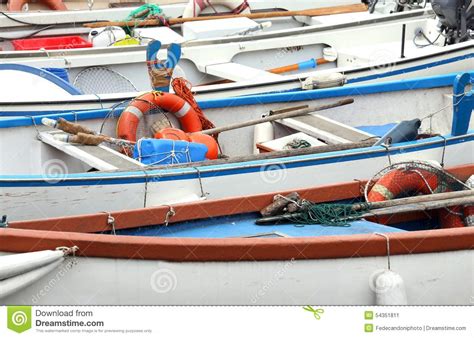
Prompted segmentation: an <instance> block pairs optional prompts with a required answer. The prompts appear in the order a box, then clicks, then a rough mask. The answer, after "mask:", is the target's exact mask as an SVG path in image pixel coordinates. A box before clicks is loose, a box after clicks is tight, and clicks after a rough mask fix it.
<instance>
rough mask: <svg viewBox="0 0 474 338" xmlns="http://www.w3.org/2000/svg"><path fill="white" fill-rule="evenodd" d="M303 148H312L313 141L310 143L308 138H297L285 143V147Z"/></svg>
mask: <svg viewBox="0 0 474 338" xmlns="http://www.w3.org/2000/svg"><path fill="white" fill-rule="evenodd" d="M301 148H311V143H309V142H308V141H306V140H302V139H299V138H296V139H294V140H293V141H291V142H288V143H287V144H286V145H285V149H301Z"/></svg>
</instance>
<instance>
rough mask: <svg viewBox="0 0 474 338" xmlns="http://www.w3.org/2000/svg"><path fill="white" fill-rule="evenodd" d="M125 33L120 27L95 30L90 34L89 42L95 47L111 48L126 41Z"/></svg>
mask: <svg viewBox="0 0 474 338" xmlns="http://www.w3.org/2000/svg"><path fill="white" fill-rule="evenodd" d="M125 37H126V34H125V31H124V30H123V29H122V28H121V27H118V26H110V27H101V28H94V29H92V30H91V31H90V32H89V36H88V40H89V42H91V43H92V45H93V46H94V47H109V46H112V45H113V44H114V43H116V42H117V41H120V40H123V39H125Z"/></svg>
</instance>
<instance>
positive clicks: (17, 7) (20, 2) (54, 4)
mask: <svg viewBox="0 0 474 338" xmlns="http://www.w3.org/2000/svg"><path fill="white" fill-rule="evenodd" d="M28 2H29V0H10V1H8V6H7V9H8V10H9V11H12V12H19V11H21V10H22V8H23V6H24V5H25V4H26V3H28ZM39 2H41V3H43V4H45V5H46V6H47V7H48V8H49V9H52V10H54V11H67V7H66V5H65V4H64V3H63V1H62V0H39Z"/></svg>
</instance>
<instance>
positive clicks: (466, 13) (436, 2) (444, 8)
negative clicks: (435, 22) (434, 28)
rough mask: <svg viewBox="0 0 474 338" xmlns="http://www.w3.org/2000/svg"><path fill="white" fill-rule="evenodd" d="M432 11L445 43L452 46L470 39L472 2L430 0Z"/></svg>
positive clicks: (463, 0)
mask: <svg viewBox="0 0 474 338" xmlns="http://www.w3.org/2000/svg"><path fill="white" fill-rule="evenodd" d="M431 5H432V7H433V11H434V12H435V13H436V15H437V16H438V19H439V21H440V23H441V32H443V31H444V34H445V35H446V39H447V43H448V44H453V43H457V42H462V41H466V40H469V39H471V38H472V30H473V29H474V2H472V0H432V1H431Z"/></svg>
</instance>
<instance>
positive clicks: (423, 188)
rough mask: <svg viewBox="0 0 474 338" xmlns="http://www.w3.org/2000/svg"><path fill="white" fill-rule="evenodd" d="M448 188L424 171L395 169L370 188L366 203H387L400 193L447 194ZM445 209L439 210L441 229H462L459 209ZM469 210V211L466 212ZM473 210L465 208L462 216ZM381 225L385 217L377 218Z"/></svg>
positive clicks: (433, 174) (430, 173) (434, 175)
mask: <svg viewBox="0 0 474 338" xmlns="http://www.w3.org/2000/svg"><path fill="white" fill-rule="evenodd" d="M447 191H449V190H448V188H447V187H446V186H445V185H444V184H443V182H439V180H438V176H437V175H436V173H433V172H430V171H428V170H424V169H416V170H400V169H395V170H392V171H390V172H388V173H387V174H385V175H384V176H382V177H381V178H380V179H379V180H378V181H377V183H375V185H374V186H373V187H372V189H371V190H370V192H369V193H368V195H367V202H369V203H370V202H381V201H387V200H391V199H394V198H397V196H400V195H401V194H402V193H408V192H412V193H415V194H418V193H421V194H425V195H426V194H431V193H432V192H433V193H440V192H447ZM448 209H449V210H447V209H440V210H439V211H438V217H439V221H440V224H441V227H442V228H458V227H464V226H465V224H464V222H463V219H462V217H461V216H459V215H460V214H462V211H463V210H462V208H461V207H452V208H448ZM468 209H470V210H468ZM472 209H474V208H472V207H465V208H464V216H465V217H468V216H469V215H471V214H470V212H471V211H474V210H472ZM472 215H474V213H473V214H472ZM378 220H379V221H380V222H381V223H388V218H387V217H381V218H378Z"/></svg>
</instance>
